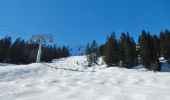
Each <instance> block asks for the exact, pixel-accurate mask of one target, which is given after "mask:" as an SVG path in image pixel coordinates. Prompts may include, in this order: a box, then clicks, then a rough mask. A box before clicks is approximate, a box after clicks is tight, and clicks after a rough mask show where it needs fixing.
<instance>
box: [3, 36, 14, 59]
mask: <svg viewBox="0 0 170 100" xmlns="http://www.w3.org/2000/svg"><path fill="white" fill-rule="evenodd" d="M11 40H12V39H11V37H5V38H4V39H1V40H0V62H9V60H10V57H9V56H10V55H9V54H10V49H11V45H12V42H11Z"/></svg>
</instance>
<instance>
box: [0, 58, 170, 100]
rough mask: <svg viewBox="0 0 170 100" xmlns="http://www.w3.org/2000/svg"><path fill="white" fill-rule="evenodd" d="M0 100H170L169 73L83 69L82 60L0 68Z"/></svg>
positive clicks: (97, 67)
mask: <svg viewBox="0 0 170 100" xmlns="http://www.w3.org/2000/svg"><path fill="white" fill-rule="evenodd" d="M167 67H169V66H167ZM0 100H170V73H169V72H156V73H153V72H146V71H144V70H139V69H124V68H117V67H113V68H105V65H99V66H95V67H93V68H87V67H86V62H85V57H69V58H63V59H60V60H55V61H53V63H41V64H30V65H5V66H0Z"/></svg>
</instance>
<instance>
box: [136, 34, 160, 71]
mask: <svg viewBox="0 0 170 100" xmlns="http://www.w3.org/2000/svg"><path fill="white" fill-rule="evenodd" d="M139 42H140V43H139V44H140V53H141V60H142V64H143V66H144V67H145V68H146V69H148V70H153V71H159V70H160V64H159V60H158V56H157V51H156V47H155V45H154V42H153V37H152V36H151V35H150V33H146V32H145V31H142V35H141V39H140V41H139Z"/></svg>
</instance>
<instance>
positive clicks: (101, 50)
mask: <svg viewBox="0 0 170 100" xmlns="http://www.w3.org/2000/svg"><path fill="white" fill-rule="evenodd" d="M104 48H105V44H102V45H100V46H99V56H104Z"/></svg>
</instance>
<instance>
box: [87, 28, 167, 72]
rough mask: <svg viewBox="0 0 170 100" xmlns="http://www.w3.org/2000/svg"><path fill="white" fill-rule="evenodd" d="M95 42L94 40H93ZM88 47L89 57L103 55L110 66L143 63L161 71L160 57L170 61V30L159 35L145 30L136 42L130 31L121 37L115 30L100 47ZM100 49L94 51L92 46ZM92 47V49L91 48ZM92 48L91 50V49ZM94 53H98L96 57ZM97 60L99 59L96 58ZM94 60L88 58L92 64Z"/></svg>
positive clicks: (149, 67) (128, 66) (126, 66)
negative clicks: (117, 35) (116, 34)
mask: <svg viewBox="0 0 170 100" xmlns="http://www.w3.org/2000/svg"><path fill="white" fill-rule="evenodd" d="M92 44H94V41H93V42H92ZM92 44H91V46H89V44H88V45H87V47H86V55H87V58H88V59H89V58H90V59H92V58H95V57H100V56H102V57H103V60H104V62H105V63H106V65H107V66H108V67H112V66H123V67H125V68H134V67H135V66H137V65H139V64H142V65H143V66H144V67H145V68H146V69H147V70H153V71H160V70H161V65H160V62H159V58H160V57H164V58H165V60H166V61H167V62H168V63H170V31H169V30H165V31H161V32H160V34H159V35H151V33H150V32H146V31H145V30H143V31H142V32H141V35H140V36H139V38H138V43H136V42H135V41H134V39H133V37H131V36H130V35H129V33H128V32H127V33H124V32H123V33H121V36H120V38H119V39H117V38H116V36H115V33H114V32H113V33H112V34H111V35H110V36H108V37H107V39H106V42H105V43H104V44H102V45H100V46H98V47H95V46H96V45H97V43H96V41H95V44H96V45H95V46H93V45H92ZM94 47H95V48H96V49H98V50H95V51H92V48H94ZM89 48H91V49H89ZM90 50H91V51H90ZM92 55H96V56H95V57H94V56H92ZM96 60H97V59H96ZM92 62H93V61H91V60H88V63H89V64H91V63H92Z"/></svg>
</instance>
